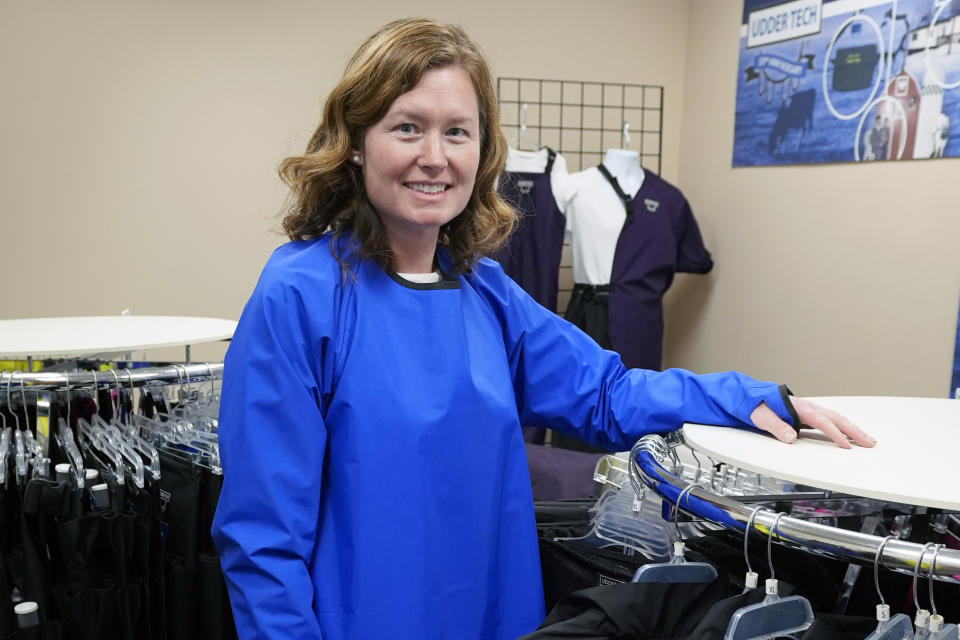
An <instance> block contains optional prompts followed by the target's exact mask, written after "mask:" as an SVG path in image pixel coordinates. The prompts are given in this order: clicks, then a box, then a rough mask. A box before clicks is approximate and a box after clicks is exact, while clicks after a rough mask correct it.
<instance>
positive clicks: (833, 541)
mask: <svg viewBox="0 0 960 640" xmlns="http://www.w3.org/2000/svg"><path fill="white" fill-rule="evenodd" d="M669 451H670V448H669V445H668V444H667V442H666V440H664V438H663V437H661V436H657V435H649V436H644V437H643V438H641V439H640V441H639V442H638V443H637V446H636V447H635V448H634V452H635V457H633V459H632V464H633V465H634V468H635V470H636V471H637V473H638V474H639V476H640V478H641V479H642V481H643V483H644V484H645V485H647V486H648V487H650V488H651V489H653V490H654V491H656V492H657V493H658V494H659V495H660V496H661V497H662V498H663V499H664V500H665V501H667V502H670V503H672V504H676V503H677V499H678V498H679V497H680V493H681V492H684V497H683V503H682V504H681V507H682V509H683V510H685V511H688V512H690V513H693V514H695V515H696V516H697V517H699V518H703V519H705V520H709V521H710V522H713V523H715V524H718V525H720V526H722V527H725V528H728V529H733V530H737V531H746V525H747V522H748V521H749V518H750V515H751V514H752V513H753V509H752V508H751V507H749V506H747V505H744V504H741V503H739V502H736V501H734V500H731V499H730V498H727V497H725V496H720V495H717V494H715V493H713V492H712V491H710V490H709V489H707V488H705V487H703V486H702V485H693V487H692V488H690V489H689V490H688V485H689V483H688V482H686V481H685V480H682V479H681V478H678V477H677V476H675V475H674V474H672V473H671V472H669V471H667V469H665V468H664V467H663V466H662V463H663V462H664V460H667V459H668V458H669ZM776 516H777V514H776V513H774V512H772V511H770V510H763V511H759V512H757V515H756V516H755V518H754V520H753V525H752V526H753V528H752V529H751V533H753V532H754V531H756V532H757V534H758V535H761V536H768V535H770V529H771V527H773V525H774V519H775V518H776ZM776 525H777V528H776V532H775V533H774V534H773V535H775V536H776V540H777V541H778V542H780V543H781V544H783V545H785V546H787V547H792V548H796V549H802V550H805V551H809V552H813V553H816V554H818V555H823V556H826V557H829V558H834V559H837V560H844V561H846V562H857V563H859V564H863V565H870V566H872V565H873V563H874V559H875V558H876V556H877V552H878V550H879V549H880V545H881V543H883V538H881V537H878V536H874V535H869V534H864V533H859V532H856V531H847V530H845V529H838V528H835V527H830V526H827V525H822V524H818V523H815V522H807V521H805V520H800V519H798V518H793V517H790V516H783V517H781V518H780V520H779V522H777V523H776ZM932 560H933V550H932V549H930V550H929V551H928V556H925V555H924V554H923V545H920V544H917V543H914V542H904V541H902V540H896V539H890V540H889V541H888V542H887V543H886V544H885V545H884V547H883V554H882V557H881V558H880V563H881V565H882V566H885V567H886V568H888V569H893V570H895V571H901V572H909V573H912V572H913V569H914V567H915V566H917V564H918V563H919V564H920V571H921V572H922V574H923V575H924V576H929V575H930V562H931V561H932ZM934 576H935V577H936V578H937V579H938V580H943V581H947V582H960V579H958V578H957V576H960V551H955V550H953V549H947V548H941V549H940V550H939V552H938V554H937V566H936V567H935V569H934Z"/></svg>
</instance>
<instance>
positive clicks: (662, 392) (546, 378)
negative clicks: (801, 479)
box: [481, 263, 793, 450]
mask: <svg viewBox="0 0 960 640" xmlns="http://www.w3.org/2000/svg"><path fill="white" fill-rule="evenodd" d="M496 268H497V267H496V266H495V265H490V264H486V263H485V264H484V265H483V266H482V267H481V270H484V269H496ZM483 280H484V281H485V282H489V283H491V284H490V285H489V286H488V287H487V288H486V289H485V295H487V296H490V297H491V298H492V300H491V303H492V306H494V307H495V308H499V309H500V313H501V315H502V318H501V322H502V325H503V327H504V342H505V343H506V346H507V352H508V357H509V362H510V367H511V372H512V375H513V379H514V390H515V394H516V400H517V408H518V410H519V412H520V416H521V422H522V423H523V424H543V425H549V426H551V427H553V428H554V429H557V430H558V431H561V432H564V433H567V434H570V435H575V436H577V437H579V438H581V439H583V440H585V441H587V442H591V443H593V444H596V445H599V446H603V447H607V448H608V449H610V450H626V449H629V448H630V447H631V446H632V445H633V443H634V442H636V440H637V439H638V438H640V437H642V436H643V435H645V434H648V433H662V432H666V431H672V430H674V429H678V428H680V427H681V426H682V425H683V423H684V422H697V423H705V424H715V425H723V426H742V427H753V424H752V423H751V421H750V413H751V412H752V411H753V410H754V409H755V408H756V407H757V406H758V405H759V404H760V403H761V402H766V403H767V405H768V406H769V407H770V408H771V409H773V411H774V412H775V413H777V415H779V416H780V417H781V418H782V419H784V420H785V421H786V422H787V423H788V424H792V422H793V420H792V418H791V417H790V413H789V412H788V410H787V408H786V406H785V404H784V399H783V396H782V393H781V391H780V388H779V387H778V385H776V384H775V383H772V382H760V381H757V380H754V379H752V378H750V377H749V376H746V375H743V374H741V373H737V372H733V371H730V372H725V373H715V374H707V375H697V374H694V373H691V372H690V371H686V370H683V369H669V370H667V371H663V372H657V371H648V370H644V369H626V368H625V367H624V366H623V363H622V362H621V360H620V357H619V356H618V355H617V354H616V353H614V352H612V351H605V350H603V349H601V348H600V347H599V346H598V345H597V344H596V342H595V341H594V340H593V339H592V338H590V337H589V336H588V335H587V334H585V333H583V332H582V331H580V330H579V329H578V328H577V327H575V326H573V325H571V324H570V323H568V322H567V321H565V320H563V319H562V318H560V317H558V316H557V315H555V314H553V313H550V312H549V311H547V310H545V309H544V308H543V307H541V306H540V305H538V304H536V302H534V301H533V300H532V299H531V298H530V297H529V296H528V295H527V294H526V293H525V292H524V291H523V290H522V289H520V288H519V287H518V286H517V285H516V284H515V283H514V282H512V281H511V280H509V279H506V278H504V279H502V280H500V279H497V278H494V277H490V276H487V277H484V278H483Z"/></svg>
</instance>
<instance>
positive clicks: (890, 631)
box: [867, 536, 923, 640]
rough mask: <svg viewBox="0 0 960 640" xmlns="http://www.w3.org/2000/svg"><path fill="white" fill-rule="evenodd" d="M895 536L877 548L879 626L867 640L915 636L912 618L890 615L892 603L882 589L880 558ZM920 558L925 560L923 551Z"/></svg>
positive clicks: (875, 582)
mask: <svg viewBox="0 0 960 640" xmlns="http://www.w3.org/2000/svg"><path fill="white" fill-rule="evenodd" d="M893 537H894V536H887V537H885V538H884V539H883V542H881V543H880V547H879V548H878V549H877V555H876V556H875V557H874V559H873V586H874V587H875V588H876V590H877V595H878V596H880V604H878V605H877V628H876V629H875V630H874V631H873V632H872V633H871V634H870V635H868V636H867V640H910V639H911V638H913V624H912V623H911V622H910V618H909V617H908V616H907V615H905V614H903V613H898V614H897V615H895V616H893V618H891V617H890V605H888V604H887V603H886V602H885V601H884V599H883V592H882V591H880V559H881V558H882V557H883V548H884V547H885V546H887V542H889V541H890V538H893ZM920 560H923V553H921V554H920Z"/></svg>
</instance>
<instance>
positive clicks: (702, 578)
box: [631, 483, 717, 584]
mask: <svg viewBox="0 0 960 640" xmlns="http://www.w3.org/2000/svg"><path fill="white" fill-rule="evenodd" d="M696 486H697V485H696V484H694V483H691V484H689V485H687V488H686V489H684V490H683V491H681V492H680V494H679V495H678V496H677V507H676V511H674V513H673V516H674V525H675V526H676V528H677V537H680V524H679V513H680V502H681V500H683V496H684V495H686V496H687V505H688V506H689V504H690V490H691V489H693V488H694V487H696ZM685 548H686V545H684V544H683V542H682V541H677V542H674V543H673V558H671V559H670V561H669V562H657V563H653V564H645V565H643V566H641V567H640V568H639V569H637V572H636V573H634V574H633V580H631V582H661V583H685V584H690V583H699V582H712V581H713V580H716V578H717V569H716V567H714V566H713V565H712V564H709V563H706V562H687V561H686V560H685V559H684V557H683V552H684V549H685Z"/></svg>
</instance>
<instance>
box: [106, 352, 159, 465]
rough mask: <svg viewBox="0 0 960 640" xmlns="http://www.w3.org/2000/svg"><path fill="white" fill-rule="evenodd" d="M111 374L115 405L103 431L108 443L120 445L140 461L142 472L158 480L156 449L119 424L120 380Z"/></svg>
mask: <svg viewBox="0 0 960 640" xmlns="http://www.w3.org/2000/svg"><path fill="white" fill-rule="evenodd" d="M110 373H111V374H113V380H114V382H115V383H116V385H117V404H116V406H115V408H114V411H113V420H111V421H110V423H109V424H107V425H106V427H105V429H106V432H107V436H108V437H109V439H110V441H111V442H113V443H114V444H115V445H118V444H119V443H122V444H123V445H125V447H126V448H127V449H128V450H129V452H130V453H131V454H132V455H134V456H136V457H138V458H139V459H140V465H141V466H142V467H143V471H145V472H149V473H150V477H151V478H152V479H153V480H159V479H160V454H159V453H158V452H157V449H156V447H154V446H153V445H152V444H150V443H149V442H147V441H146V440H144V439H143V438H141V437H140V436H138V435H137V433H136V430H132V431H131V430H127V429H126V428H125V425H124V424H123V423H122V422H120V417H119V416H120V404H121V402H120V399H121V397H122V394H121V391H122V390H121V388H120V378H118V377H117V372H116V371H114V370H113V369H111V370H110Z"/></svg>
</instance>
